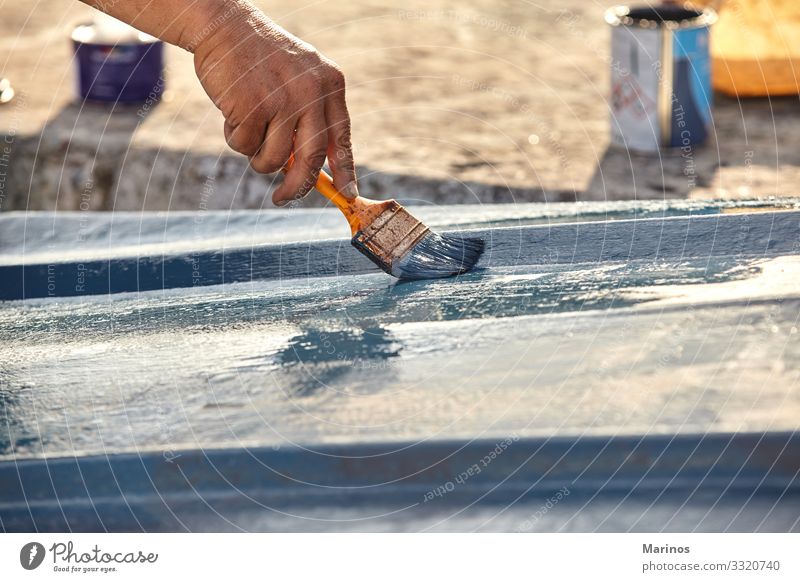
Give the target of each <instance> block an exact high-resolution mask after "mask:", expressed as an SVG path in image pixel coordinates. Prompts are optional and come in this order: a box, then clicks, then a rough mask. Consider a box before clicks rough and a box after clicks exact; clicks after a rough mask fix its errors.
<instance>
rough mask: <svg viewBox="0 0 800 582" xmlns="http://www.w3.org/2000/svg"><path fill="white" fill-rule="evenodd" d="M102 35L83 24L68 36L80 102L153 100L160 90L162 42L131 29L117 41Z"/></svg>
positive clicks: (143, 101)
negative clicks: (75, 68)
mask: <svg viewBox="0 0 800 582" xmlns="http://www.w3.org/2000/svg"><path fill="white" fill-rule="evenodd" d="M131 30H134V29H131ZM102 32H103V31H101V30H98V28H97V26H96V25H95V24H85V25H81V26H78V27H77V28H75V30H74V31H73V33H72V42H73V48H74V50H75V62H76V65H77V90H78V95H79V96H80V97H81V99H84V100H89V101H99V102H104V103H125V104H142V103H146V102H152V101H154V100H157V99H158V98H159V97H160V96H161V93H162V92H163V89H164V80H163V69H164V43H162V42H161V41H160V40H158V39H157V38H154V37H152V36H149V35H146V34H144V33H140V32H138V31H135V30H134V33H135V34H133V35H129V34H126V35H125V36H120V37H119V38H111V37H109V36H108V34H102Z"/></svg>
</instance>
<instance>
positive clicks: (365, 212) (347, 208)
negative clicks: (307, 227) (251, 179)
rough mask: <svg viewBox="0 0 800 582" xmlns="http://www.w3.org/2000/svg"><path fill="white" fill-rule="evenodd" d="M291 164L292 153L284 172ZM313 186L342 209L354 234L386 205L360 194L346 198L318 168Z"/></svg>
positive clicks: (324, 172)
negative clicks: (317, 175)
mask: <svg viewBox="0 0 800 582" xmlns="http://www.w3.org/2000/svg"><path fill="white" fill-rule="evenodd" d="M292 164H294V155H292V156H291V157H290V158H289V161H288V162H286V166H284V168H283V171H284V172H286V171H287V170H288V169H289V168H291V167H292ZM314 186H315V187H316V189H317V190H319V193H320V194H322V195H323V196H325V198H327V199H328V200H330V201H331V202H333V204H334V206H336V208H338V209H339V210H341V211H342V214H344V217H345V218H346V219H347V222H348V224H350V232H351V233H352V234H353V235H354V236H355V234H356V233H357V232H358V231H359V230H361V229H362V227H364V226H365V225H368V224H370V223H371V222H372V221H373V220H374V219H375V217H376V216H377V215H378V214H380V213H381V212H382V211H383V209H384V208H385V207H386V205H387V202H377V201H375V200H367V199H366V198H362V197H361V196H357V197H355V198H353V199H352V200H351V199H350V198H347V197H346V196H345V195H344V194H342V193H341V192H339V191H338V190H337V189H336V186H334V185H333V178H331V177H330V176H329V175H328V173H327V172H326V171H325V170H320V172H319V178H317V183H316V184H315V185H314Z"/></svg>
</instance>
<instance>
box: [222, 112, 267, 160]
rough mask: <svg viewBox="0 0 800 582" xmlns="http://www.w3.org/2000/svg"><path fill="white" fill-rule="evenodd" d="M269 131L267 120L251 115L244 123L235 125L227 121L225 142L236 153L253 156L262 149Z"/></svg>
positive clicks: (263, 117)
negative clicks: (265, 134) (266, 133)
mask: <svg viewBox="0 0 800 582" xmlns="http://www.w3.org/2000/svg"><path fill="white" fill-rule="evenodd" d="M266 130H267V118H266V117H265V116H259V115H255V114H251V115H250V116H248V117H247V118H245V120H244V121H242V123H240V124H238V125H233V124H232V123H230V122H229V121H227V120H226V121H225V140H226V141H227V142H228V145H229V146H230V147H231V149H232V150H233V151H235V152H239V153H240V154H244V155H246V156H252V155H254V154H255V153H256V152H257V151H258V148H260V147H261V143H262V142H263V141H264V133H265V132H266Z"/></svg>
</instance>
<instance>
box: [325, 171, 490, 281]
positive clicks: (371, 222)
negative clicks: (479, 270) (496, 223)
mask: <svg viewBox="0 0 800 582" xmlns="http://www.w3.org/2000/svg"><path fill="white" fill-rule="evenodd" d="M316 188H317V190H319V192H320V194H322V195H323V196H325V198H327V199H328V200H330V201H331V202H333V204H334V205H335V206H336V207H337V208H338V209H339V210H341V211H342V214H344V216H345V218H347V222H348V223H349V224H350V230H351V232H352V235H353V238H352V240H351V241H350V242H351V243H352V244H353V246H354V247H356V249H358V250H359V252H361V253H362V254H364V255H366V257H367V258H368V259H369V260H371V261H372V262H373V263H375V264H376V265H378V266H379V267H380V268H381V269H383V270H384V271H386V272H387V273H389V274H390V275H393V276H395V277H397V278H398V279H437V278H440V277H450V276H452V275H459V274H461V273H466V272H467V271H469V270H470V269H472V267H474V266H475V263H477V262H478V259H479V258H480V256H481V254H482V253H483V247H484V244H483V240H482V239H479V238H465V237H463V236H460V235H456V234H437V233H435V232H433V231H432V230H431V229H429V228H428V227H427V226H425V225H424V224H423V223H422V222H421V221H419V220H418V219H416V218H414V216H412V215H411V214H410V213H409V212H408V211H407V210H406V209H405V208H403V207H402V206H401V205H400V204H399V203H398V202H397V201H395V200H384V201H378V200H369V199H367V198H364V197H362V196H357V197H356V198H354V199H352V200H351V199H349V198H347V197H345V196H344V195H343V194H342V193H341V192H339V191H338V190H337V189H336V187H335V186H334V185H333V180H332V179H331V177H330V176H329V175H328V174H327V173H326V172H325V171H324V170H322V171H321V172H320V174H319V179H318V180H317V183H316Z"/></svg>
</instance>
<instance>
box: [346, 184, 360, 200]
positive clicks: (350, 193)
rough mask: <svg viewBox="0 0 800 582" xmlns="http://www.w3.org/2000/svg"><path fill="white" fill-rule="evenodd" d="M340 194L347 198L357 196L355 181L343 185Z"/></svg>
mask: <svg viewBox="0 0 800 582" xmlns="http://www.w3.org/2000/svg"><path fill="white" fill-rule="evenodd" d="M342 194H344V195H345V196H347V197H348V198H356V197H357V196H358V186H357V185H356V183H355V182H350V183H349V184H348V185H347V186H345V187H344V190H342Z"/></svg>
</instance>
